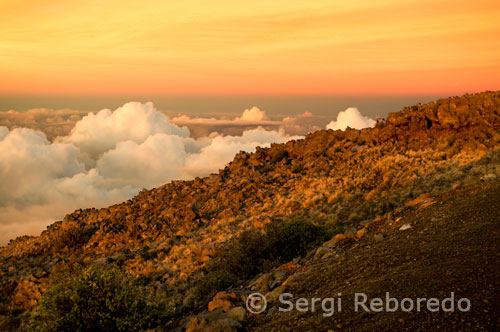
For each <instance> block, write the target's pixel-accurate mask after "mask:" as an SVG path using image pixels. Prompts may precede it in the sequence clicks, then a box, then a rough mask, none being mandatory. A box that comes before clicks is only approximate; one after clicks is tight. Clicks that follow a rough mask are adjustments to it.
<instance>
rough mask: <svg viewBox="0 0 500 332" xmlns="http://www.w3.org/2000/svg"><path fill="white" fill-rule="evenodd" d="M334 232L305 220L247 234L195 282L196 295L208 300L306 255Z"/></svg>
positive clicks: (273, 225)
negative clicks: (243, 281)
mask: <svg viewBox="0 0 500 332" xmlns="http://www.w3.org/2000/svg"><path fill="white" fill-rule="evenodd" d="M335 233H336V232H335V231H331V230H327V229H326V228H324V227H321V226H317V225H314V224H313V223H311V222H308V221H305V220H303V219H292V220H287V221H282V222H276V223H270V224H268V225H267V226H266V229H265V231H264V232H260V231H257V230H255V229H253V230H248V231H245V232H243V233H242V234H241V235H240V236H238V237H236V238H234V239H233V240H231V241H229V242H228V243H227V244H226V246H225V247H224V248H223V249H222V250H221V252H220V253H219V255H218V256H217V257H216V258H215V259H213V260H212V261H211V262H210V263H209V264H208V266H207V268H206V272H207V273H206V274H205V275H204V276H203V277H201V278H199V279H198V281H197V283H196V295H197V296H198V297H199V298H203V297H206V296H207V295H209V294H211V293H213V292H215V291H219V290H222V289H225V288H228V287H230V286H232V285H234V284H236V282H237V281H238V280H245V279H248V278H251V277H253V276H255V275H256V274H258V273H260V272H264V271H268V270H270V269H271V268H273V267H274V266H276V265H279V264H283V263H286V262H288V261H290V260H292V259H293V258H295V257H298V256H301V255H304V254H306V253H307V252H308V251H309V250H311V249H312V248H314V247H316V246H317V245H318V244H320V243H322V242H324V241H325V240H328V239H330V238H331V237H332V236H333V235H334V234H335Z"/></svg>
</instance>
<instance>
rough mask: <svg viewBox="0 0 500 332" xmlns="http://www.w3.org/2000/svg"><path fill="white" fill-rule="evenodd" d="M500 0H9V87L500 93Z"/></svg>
mask: <svg viewBox="0 0 500 332" xmlns="http://www.w3.org/2000/svg"><path fill="white" fill-rule="evenodd" d="M499 17H500V2H499V1H498V0H486V1H484V0H478V1H463V0H453V1H451V0H444V1H439V0H438V1H436V0H432V1H429V0H417V1H414V0H381V1H373V0H372V1H364V0H361V1H339V0H327V1H323V0H316V1H303V0H300V1H295V0H286V1H285V0H274V1H268V0H253V1H251V2H247V1H245V2H243V1H234V0H213V1H195V0H184V1H155V0H150V1H143V0H140V1H139V0H119V1H110V0H108V1H103V0H99V1H97V0H72V1H66V0H44V1H39V0H0V73H1V75H0V94H3V95H16V94H19V95H23V94H59V95H64V94H100V95H103V94H104V95H106V94H128V93H135V94H144V93H150V94H188V95H189V94H344V95H359V94H375V95H376V94H460V93H464V92H479V91H483V90H497V89H500V80H499V79H498V77H500V38H498V36H500V19H499Z"/></svg>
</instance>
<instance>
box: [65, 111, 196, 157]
mask: <svg viewBox="0 0 500 332" xmlns="http://www.w3.org/2000/svg"><path fill="white" fill-rule="evenodd" d="M158 133H163V134H171V135H177V136H181V137H187V136H189V130H188V129H187V128H180V127H178V126H176V125H174V124H172V123H170V121H169V120H168V118H167V117H166V116H165V115H164V114H163V113H160V112H158V111H157V110H156V109H155V108H154V106H153V104H152V103H146V104H141V103H138V102H130V103H127V104H125V105H123V106H122V107H120V108H118V109H116V111H114V112H112V111H110V110H109V109H104V110H102V111H100V112H98V113H97V114H93V113H89V114H88V115H87V116H85V117H83V118H82V119H81V120H80V121H78V122H77V123H76V124H75V127H74V128H73V129H72V130H71V133H70V134H69V135H68V136H65V137H61V138H58V139H57V140H56V141H58V142H65V143H72V144H73V145H75V146H76V147H78V148H79V149H80V151H81V152H82V153H83V154H86V155H87V157H89V158H91V159H94V160H95V159H97V158H98V157H99V156H100V155H102V154H103V153H104V152H106V151H109V150H111V149H113V148H115V146H116V144H117V143H118V142H123V141H133V142H136V143H142V142H144V141H145V140H146V139H147V138H148V137H149V136H151V135H154V134H158Z"/></svg>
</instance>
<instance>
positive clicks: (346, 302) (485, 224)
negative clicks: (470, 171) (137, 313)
mask: <svg viewBox="0 0 500 332" xmlns="http://www.w3.org/2000/svg"><path fill="white" fill-rule="evenodd" d="M434 202H435V203H434V204H432V205H430V206H427V207H422V206H417V207H412V208H406V209H405V210H404V211H401V213H400V214H399V216H401V219H398V215H396V216H394V219H395V220H392V221H391V222H389V221H388V222H386V223H384V224H383V225H381V226H380V228H379V229H377V230H376V231H375V234H376V233H380V232H384V233H385V235H386V237H385V238H384V239H383V240H380V237H379V238H378V239H379V241H376V240H375V238H374V233H373V232H372V233H369V234H368V235H366V237H365V238H364V239H363V240H361V241H358V242H356V243H355V244H352V245H349V246H347V247H342V248H339V249H337V255H336V256H334V257H330V258H327V259H324V260H319V261H318V260H316V261H313V262H312V263H309V264H308V265H306V268H307V269H306V271H305V272H303V273H302V274H301V277H300V279H299V283H298V284H297V285H295V287H291V289H290V290H289V291H287V292H289V293H292V294H293V295H294V300H292V301H293V302H294V301H295V300H296V299H297V298H300V297H305V298H307V299H311V298H313V297H318V298H325V297H334V298H336V297H337V293H341V294H342V296H341V298H342V311H341V312H336V313H335V314H334V315H333V316H332V317H324V316H323V311H322V310H321V306H320V304H317V305H316V312H311V311H308V312H298V311H296V310H292V311H291V312H280V311H278V310H277V307H278V306H277V305H276V304H275V305H274V307H275V308H272V305H270V306H269V307H268V310H267V313H263V314H260V315H251V316H250V317H249V322H248V324H247V325H246V330H247V331H297V332H299V331H329V330H333V331H337V330H343V331H392V330H394V331H498V330H500V292H499V291H500V183H499V182H498V181H493V182H490V183H483V184H481V185H479V186H475V187H473V188H459V189H455V190H453V191H451V192H448V193H446V194H443V195H441V196H438V197H435V198H434ZM396 220H397V221H396ZM406 223H410V224H411V228H410V229H408V230H404V231H402V230H399V228H400V226H401V225H403V224H406ZM386 292H389V293H390V295H391V297H394V298H396V299H399V300H401V299H403V298H411V299H414V301H415V304H416V299H417V298H426V299H429V298H438V299H444V298H447V297H449V296H450V293H451V292H454V295H455V305H456V304H457V300H458V299H460V298H468V299H469V300H470V301H471V308H470V310H469V311H468V312H460V311H459V310H458V309H457V307H456V306H455V312H443V311H442V310H440V311H439V312H430V311H428V310H427V308H426V307H425V305H424V307H423V308H422V309H421V311H420V312H417V311H416V309H415V310H413V311H412V312H403V311H400V310H398V311H396V312H371V313H367V312H365V311H364V310H363V309H361V310H359V311H358V312H356V311H355V306H354V294H355V293H366V294H367V295H368V298H369V299H371V298H374V297H381V298H383V299H385V294H386ZM281 307H285V305H283V304H281Z"/></svg>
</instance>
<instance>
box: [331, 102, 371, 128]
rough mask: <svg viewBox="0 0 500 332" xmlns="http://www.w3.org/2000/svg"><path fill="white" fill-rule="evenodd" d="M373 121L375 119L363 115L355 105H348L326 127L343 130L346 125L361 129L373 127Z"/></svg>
mask: <svg viewBox="0 0 500 332" xmlns="http://www.w3.org/2000/svg"><path fill="white" fill-rule="evenodd" d="M375 123H376V122H375V120H373V119H370V118H369V117H366V116H363V115H362V114H361V113H360V112H359V110H358V109H357V108H356V107H349V108H348V109H346V110H345V111H343V112H340V113H339V114H338V115H337V121H332V122H330V123H329V124H327V125H326V129H333V130H338V129H340V130H345V129H346V128H347V127H350V128H353V129H363V128H369V127H373V126H374V125H375Z"/></svg>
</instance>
